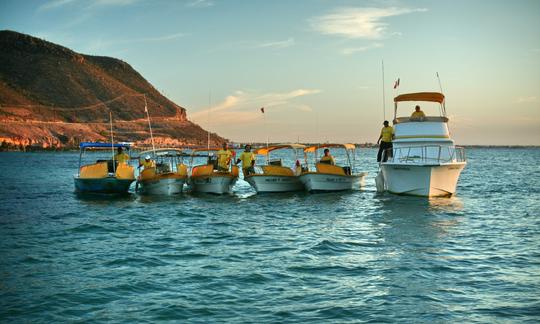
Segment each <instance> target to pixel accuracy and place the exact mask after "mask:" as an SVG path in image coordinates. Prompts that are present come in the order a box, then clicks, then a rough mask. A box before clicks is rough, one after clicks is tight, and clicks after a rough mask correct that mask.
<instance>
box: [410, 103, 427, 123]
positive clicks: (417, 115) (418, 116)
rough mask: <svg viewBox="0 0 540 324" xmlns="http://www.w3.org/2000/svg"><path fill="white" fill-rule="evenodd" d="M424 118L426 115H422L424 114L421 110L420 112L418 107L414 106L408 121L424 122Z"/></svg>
mask: <svg viewBox="0 0 540 324" xmlns="http://www.w3.org/2000/svg"><path fill="white" fill-rule="evenodd" d="M424 118H426V114H424V112H423V111H422V110H420V106H418V105H416V107H414V111H413V113H412V115H411V117H410V118H409V119H410V120H420V121H422V120H424Z"/></svg>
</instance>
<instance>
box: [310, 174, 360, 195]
mask: <svg viewBox="0 0 540 324" xmlns="http://www.w3.org/2000/svg"><path fill="white" fill-rule="evenodd" d="M365 175H366V174H365V173H361V174H355V175H336V174H325V173H305V174H302V175H300V181H301V182H302V183H303V184H304V188H305V189H306V190H307V191H343V190H353V189H355V188H360V187H361V186H362V185H363V182H364V177H365Z"/></svg>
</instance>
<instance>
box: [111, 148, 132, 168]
mask: <svg viewBox="0 0 540 324" xmlns="http://www.w3.org/2000/svg"><path fill="white" fill-rule="evenodd" d="M114 159H115V160H116V161H117V162H118V163H120V164H127V163H128V162H129V159H130V158H129V155H127V153H124V149H123V148H122V147H119V148H118V152H117V153H116V155H115V156H114Z"/></svg>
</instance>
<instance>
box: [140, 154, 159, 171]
mask: <svg viewBox="0 0 540 324" xmlns="http://www.w3.org/2000/svg"><path fill="white" fill-rule="evenodd" d="M140 167H143V168H145V169H148V168H155V167H156V162H155V161H153V160H151V159H150V155H147V156H145V157H144V160H143V161H140V162H139V168H140Z"/></svg>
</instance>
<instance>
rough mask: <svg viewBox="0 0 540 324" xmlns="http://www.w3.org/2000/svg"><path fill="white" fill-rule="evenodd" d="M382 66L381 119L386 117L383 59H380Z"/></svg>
mask: <svg viewBox="0 0 540 324" xmlns="http://www.w3.org/2000/svg"><path fill="white" fill-rule="evenodd" d="M381 67H382V106H383V120H385V119H386V96H385V94H384V60H381Z"/></svg>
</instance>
